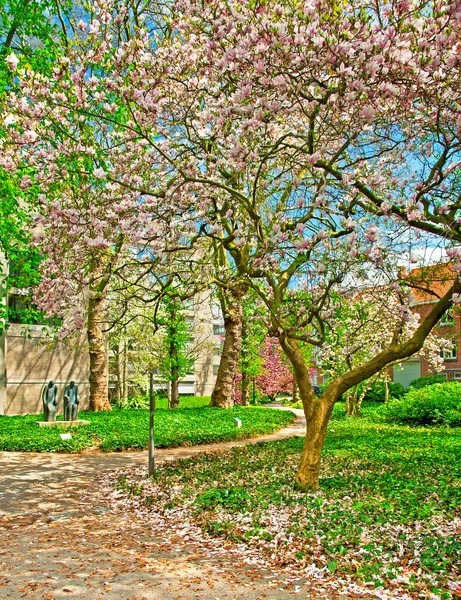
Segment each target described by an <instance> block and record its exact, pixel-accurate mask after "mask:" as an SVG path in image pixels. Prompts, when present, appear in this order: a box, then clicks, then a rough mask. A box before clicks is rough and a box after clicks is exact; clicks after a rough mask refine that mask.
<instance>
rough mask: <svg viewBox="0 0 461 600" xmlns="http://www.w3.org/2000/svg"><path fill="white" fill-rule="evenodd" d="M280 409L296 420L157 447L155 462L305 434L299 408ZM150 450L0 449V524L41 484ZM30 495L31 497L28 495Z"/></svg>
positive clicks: (93, 474) (124, 463)
mask: <svg viewBox="0 0 461 600" xmlns="http://www.w3.org/2000/svg"><path fill="white" fill-rule="evenodd" d="M272 408H278V409H280V410H291V411H292V412H294V413H295V414H296V417H297V418H296V420H295V421H294V422H293V423H292V424H291V425H289V426H288V427H283V428H282V429H279V430H278V431H275V432H273V433H269V434H266V435H262V436H257V437H250V438H245V439H241V440H232V441H230V442H215V443H212V444H202V445H199V446H180V447H176V448H158V449H156V450H155V461H156V462H158V463H161V462H165V461H172V460H176V459H183V458H191V457H192V456H196V455H197V454H202V453H207V452H224V451H226V450H229V449H230V448H234V447H238V446H245V445H247V444H258V443H260V442H273V441H277V440H282V439H286V438H289V437H292V436H304V435H305V418H304V413H303V411H302V410H300V409H295V408H285V407H283V406H273V407H272ZM147 456H148V453H147V450H140V451H125V452H108V453H103V452H87V453H85V452H83V453H78V454H63V453H56V452H43V453H37V452H0V526H1V522H2V521H4V520H5V519H9V518H11V517H13V516H14V515H21V514H24V513H25V512H26V513H27V512H28V508H27V505H28V504H29V500H30V505H31V509H32V510H33V508H32V506H33V505H34V504H35V502H34V500H36V494H37V492H38V490H39V488H40V487H41V486H46V487H48V488H50V487H54V486H56V488H57V487H59V485H62V483H63V482H64V481H66V480H67V481H70V480H72V481H73V482H74V481H75V482H77V481H78V480H81V479H92V478H98V477H99V476H100V475H101V473H102V472H103V471H108V470H114V469H122V468H126V467H130V466H141V465H142V464H145V465H146V468H147ZM29 496H30V498H29Z"/></svg>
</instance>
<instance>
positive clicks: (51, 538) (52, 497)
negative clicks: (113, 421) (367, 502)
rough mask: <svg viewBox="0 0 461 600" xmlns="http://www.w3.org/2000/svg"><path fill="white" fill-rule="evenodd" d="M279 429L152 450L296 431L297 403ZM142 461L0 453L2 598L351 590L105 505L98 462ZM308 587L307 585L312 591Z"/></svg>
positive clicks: (267, 599)
mask: <svg viewBox="0 0 461 600" xmlns="http://www.w3.org/2000/svg"><path fill="white" fill-rule="evenodd" d="M295 412H296V413H297V416H298V419H297V420H296V421H295V423H294V424H293V425H292V426H290V427H287V428H285V429H283V430H280V431H279V432H276V433H274V434H271V435H268V436H264V437H263V438H257V439H252V440H246V441H242V442H229V443H224V444H211V445H207V446H200V447H194V448H177V449H168V450H158V451H157V452H156V460H158V461H159V462H160V461H164V460H173V459H175V458H186V457H190V456H192V455H194V454H197V453H200V452H207V451H208V452H209V451H216V450H224V449H227V448H230V447H232V446H236V445H237V446H239V445H243V444H246V443H256V442H257V441H261V440H262V439H264V440H276V439H282V438H284V437H289V436H292V435H303V433H304V422H303V416H302V411H295ZM140 464H146V465H147V453H146V452H137V453H126V452H125V453H119V454H86V455H85V454H83V455H72V456H71V455H62V454H31V453H6V452H2V453H0V599H1V600H6V599H8V600H16V599H18V600H19V599H21V598H33V599H40V600H57V599H60V598H78V599H85V600H97V599H100V598H101V599H104V600H153V599H155V600H182V599H189V598H191V599H195V598H202V599H204V600H227V599H235V598H247V599H249V600H273V599H276V600H286V599H288V598H293V597H294V598H339V597H342V598H348V597H352V596H338V595H336V594H334V593H332V594H330V593H329V592H327V591H326V590H325V589H324V588H323V587H322V586H321V582H312V585H311V584H306V582H303V581H294V580H293V577H291V578H290V577H287V575H286V574H284V575H281V574H280V573H276V572H271V571H267V570H260V569H259V568H258V567H257V565H251V564H250V565H249V564H247V563H246V562H245V561H244V560H243V559H242V560H240V559H239V556H238V555H236V554H235V552H234V554H227V553H226V552H223V550H225V548H224V549H223V548H221V551H220V552H216V553H213V552H210V551H209V549H206V548H200V547H197V546H196V545H195V546H194V545H191V544H189V543H188V542H187V541H185V540H184V539H181V538H180V537H178V536H176V537H173V536H171V535H168V532H165V531H159V530H157V531H156V530H155V523H153V522H152V520H149V521H147V520H145V519H144V518H143V517H139V518H137V517H136V516H135V515H133V514H123V513H118V512H117V511H116V510H115V509H111V508H109V507H108V505H107V503H106V500H105V498H104V492H103V490H102V488H101V486H100V485H98V484H99V479H100V477H101V475H102V474H103V473H104V472H107V471H110V470H113V469H118V468H122V467H127V466H130V465H140ZM309 590H310V591H309Z"/></svg>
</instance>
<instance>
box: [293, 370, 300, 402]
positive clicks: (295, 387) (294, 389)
mask: <svg viewBox="0 0 461 600" xmlns="http://www.w3.org/2000/svg"><path fill="white" fill-rule="evenodd" d="M298 400H299V395H298V386H297V384H296V377H295V376H294V375H293V394H292V402H293V403H294V402H298Z"/></svg>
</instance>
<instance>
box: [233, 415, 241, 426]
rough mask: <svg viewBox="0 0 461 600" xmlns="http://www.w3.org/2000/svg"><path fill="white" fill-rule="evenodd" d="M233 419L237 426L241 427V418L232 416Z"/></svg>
mask: <svg viewBox="0 0 461 600" xmlns="http://www.w3.org/2000/svg"><path fill="white" fill-rule="evenodd" d="M234 421H235V422H236V423H237V427H241V426H242V421H241V419H237V417H234Z"/></svg>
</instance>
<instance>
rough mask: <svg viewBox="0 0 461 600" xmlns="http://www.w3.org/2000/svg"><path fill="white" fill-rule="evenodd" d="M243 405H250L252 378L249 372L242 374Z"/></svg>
mask: <svg viewBox="0 0 461 600" xmlns="http://www.w3.org/2000/svg"><path fill="white" fill-rule="evenodd" d="M241 392H242V406H249V405H250V378H249V377H248V373H243V374H242V387H241Z"/></svg>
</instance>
